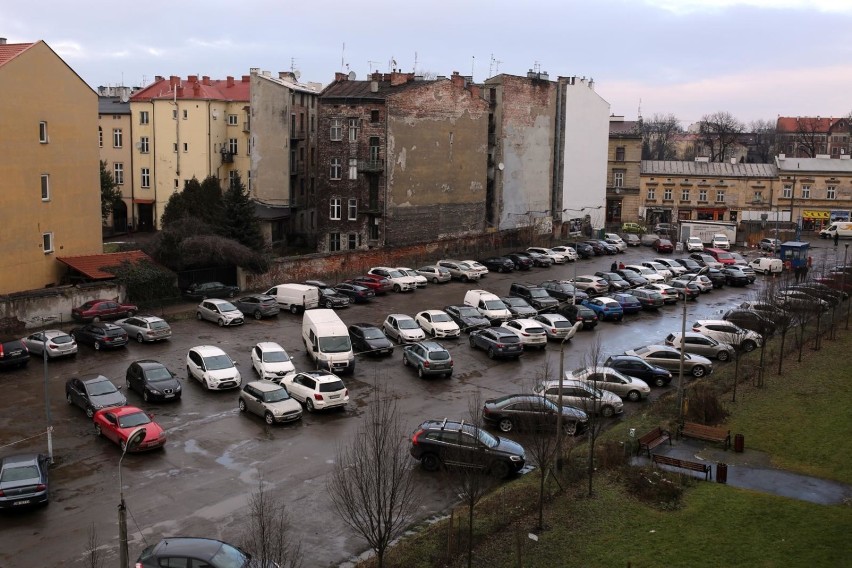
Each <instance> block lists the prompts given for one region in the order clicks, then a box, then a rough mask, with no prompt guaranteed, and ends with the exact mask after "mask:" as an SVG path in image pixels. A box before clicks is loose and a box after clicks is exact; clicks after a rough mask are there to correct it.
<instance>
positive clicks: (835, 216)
mask: <svg viewBox="0 0 852 568" xmlns="http://www.w3.org/2000/svg"><path fill="white" fill-rule="evenodd" d="M849 219H850V215H849V211H832V212H831V215H830V217H829V219H828V220H829V223H834V222H835V221H847V222H848V221H849Z"/></svg>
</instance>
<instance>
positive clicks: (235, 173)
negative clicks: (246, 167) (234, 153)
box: [228, 170, 240, 187]
mask: <svg viewBox="0 0 852 568" xmlns="http://www.w3.org/2000/svg"><path fill="white" fill-rule="evenodd" d="M239 179H240V171H239V170H231V171H229V172H228V187H235V186H236V185H237V181H238V180H239Z"/></svg>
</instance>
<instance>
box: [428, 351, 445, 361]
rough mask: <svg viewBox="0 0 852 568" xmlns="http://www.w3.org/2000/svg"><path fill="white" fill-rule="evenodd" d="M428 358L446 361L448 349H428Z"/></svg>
mask: <svg viewBox="0 0 852 568" xmlns="http://www.w3.org/2000/svg"><path fill="white" fill-rule="evenodd" d="M429 359H430V360H432V361H448V360H449V359H450V352H449V351H430V352H429Z"/></svg>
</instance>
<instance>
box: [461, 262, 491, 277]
mask: <svg viewBox="0 0 852 568" xmlns="http://www.w3.org/2000/svg"><path fill="white" fill-rule="evenodd" d="M462 262H463V263H465V264H467V265H468V266H470V267H471V268H473V269H474V270H476V271H477V272H479V277H480V278H485V277H486V276H488V267H487V266H485V265H484V264H482V263H481V262H477V261H475V260H463V261H462Z"/></svg>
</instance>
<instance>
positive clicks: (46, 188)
mask: <svg viewBox="0 0 852 568" xmlns="http://www.w3.org/2000/svg"><path fill="white" fill-rule="evenodd" d="M41 200H42V201H50V176H49V175H48V174H41Z"/></svg>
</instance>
